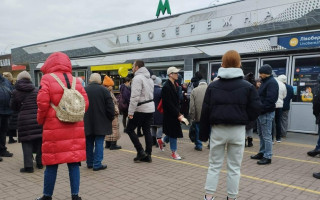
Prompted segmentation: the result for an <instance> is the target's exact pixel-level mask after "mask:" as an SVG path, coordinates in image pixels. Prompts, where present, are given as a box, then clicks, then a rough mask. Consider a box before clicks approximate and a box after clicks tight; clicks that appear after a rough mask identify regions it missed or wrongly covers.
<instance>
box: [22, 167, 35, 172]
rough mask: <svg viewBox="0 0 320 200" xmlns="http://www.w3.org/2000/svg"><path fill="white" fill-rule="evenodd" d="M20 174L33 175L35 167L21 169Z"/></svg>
mask: <svg viewBox="0 0 320 200" xmlns="http://www.w3.org/2000/svg"><path fill="white" fill-rule="evenodd" d="M20 172H21V173H33V172H34V169H33V167H24V168H21V169H20Z"/></svg>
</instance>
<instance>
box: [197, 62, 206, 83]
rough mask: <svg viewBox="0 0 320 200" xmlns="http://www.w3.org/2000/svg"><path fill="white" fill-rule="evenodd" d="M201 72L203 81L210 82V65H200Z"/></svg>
mask: <svg viewBox="0 0 320 200" xmlns="http://www.w3.org/2000/svg"><path fill="white" fill-rule="evenodd" d="M199 72H200V74H201V75H202V77H203V79H205V80H206V81H207V82H208V80H207V79H208V63H205V64H199Z"/></svg>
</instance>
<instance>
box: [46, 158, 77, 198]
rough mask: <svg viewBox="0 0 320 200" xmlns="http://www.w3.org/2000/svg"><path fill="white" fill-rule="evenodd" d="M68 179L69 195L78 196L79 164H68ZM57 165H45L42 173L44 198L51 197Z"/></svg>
mask: <svg viewBox="0 0 320 200" xmlns="http://www.w3.org/2000/svg"><path fill="white" fill-rule="evenodd" d="M68 169H69V179H70V187H71V195H77V194H79V187H80V170H79V163H68ZM57 171H58V165H47V166H46V170H45V171H44V187H43V194H44V195H45V196H50V197H51V196H52V195H53V190H54V185H55V183H56V178H57Z"/></svg>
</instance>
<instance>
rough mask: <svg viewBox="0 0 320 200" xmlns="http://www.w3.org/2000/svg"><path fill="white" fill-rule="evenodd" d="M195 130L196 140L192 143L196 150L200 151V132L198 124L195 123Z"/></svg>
mask: <svg viewBox="0 0 320 200" xmlns="http://www.w3.org/2000/svg"><path fill="white" fill-rule="evenodd" d="M195 129H196V139H195V141H194V144H195V145H196V148H200V149H202V142H201V141H200V140H199V132H200V123H199V122H196V123H195Z"/></svg>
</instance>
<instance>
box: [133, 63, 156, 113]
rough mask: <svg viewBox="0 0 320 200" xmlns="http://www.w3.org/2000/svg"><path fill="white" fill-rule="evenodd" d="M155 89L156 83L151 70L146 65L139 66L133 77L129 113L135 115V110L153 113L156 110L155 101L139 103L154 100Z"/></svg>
mask: <svg viewBox="0 0 320 200" xmlns="http://www.w3.org/2000/svg"><path fill="white" fill-rule="evenodd" d="M153 90H154V83H153V80H152V79H151V78H150V73H149V71H148V70H147V68H145V67H141V68H139V69H138V70H137V71H136V72H135V73H134V78H133V79H132V84H131V97H130V105H129V111H128V115H133V114H134V113H135V112H142V113H153V112H154V111H155V107H154V102H153V101H150V102H148V103H144V104H141V105H139V106H138V104H139V103H143V102H146V101H149V100H153Z"/></svg>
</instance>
